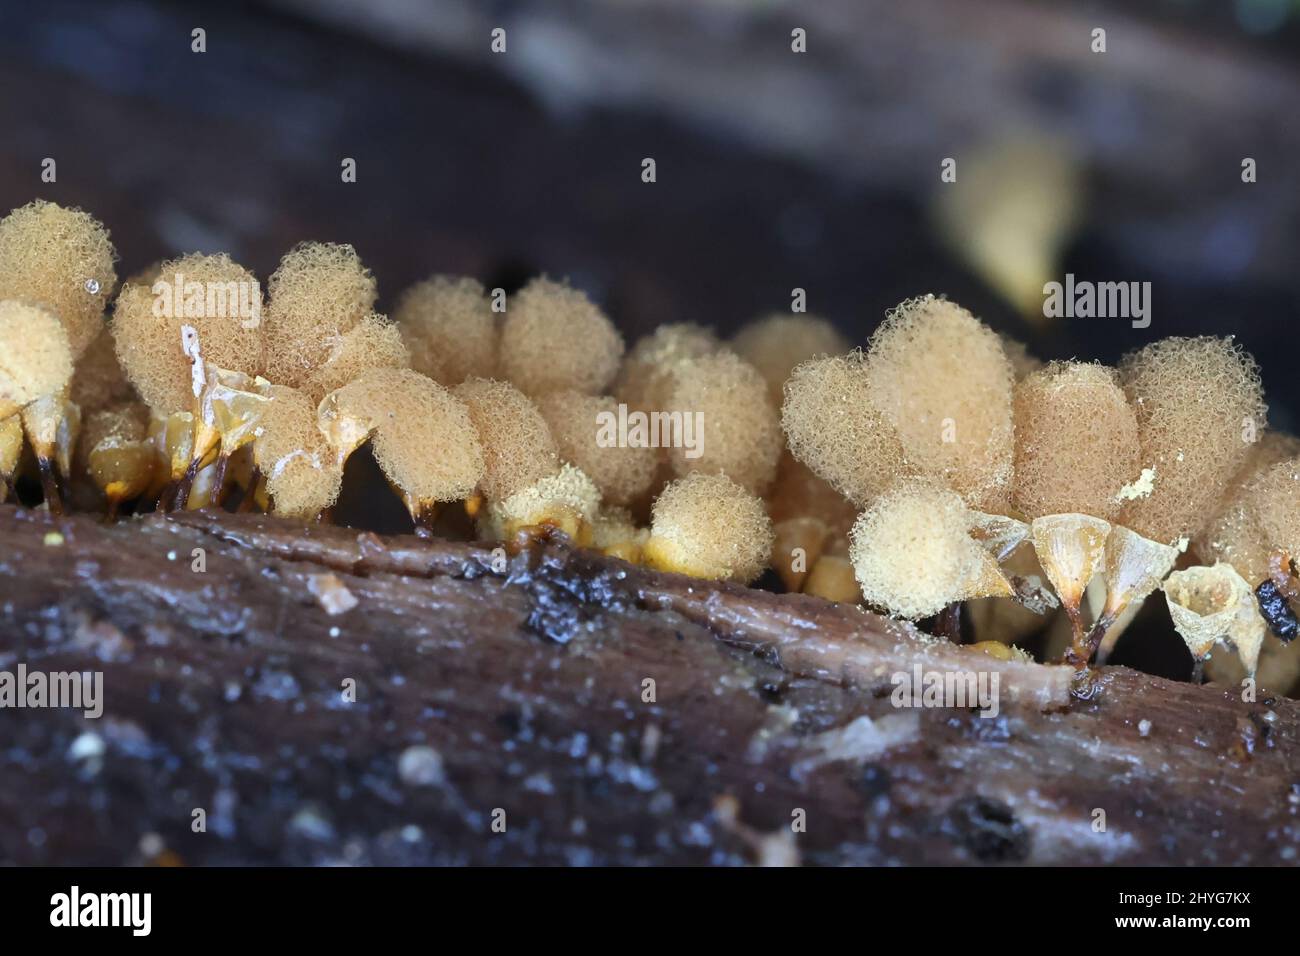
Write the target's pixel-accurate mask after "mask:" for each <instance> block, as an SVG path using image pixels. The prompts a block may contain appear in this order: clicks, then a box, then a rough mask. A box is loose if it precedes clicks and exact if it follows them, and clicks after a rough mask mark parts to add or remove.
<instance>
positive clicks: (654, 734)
mask: <svg viewBox="0 0 1300 956" xmlns="http://www.w3.org/2000/svg"><path fill="white" fill-rule="evenodd" d="M661 739H663V733H662V732H661V731H660V730H659V727H658V725H657V724H650V725H648V726H647V727H646V729H645V730H644V731H643V732H642V734H641V762H642V763H654V759H655V754H656V753H658V752H659V741H660V740H661Z"/></svg>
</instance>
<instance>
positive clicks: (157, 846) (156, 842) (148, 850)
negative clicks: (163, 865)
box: [140, 833, 167, 859]
mask: <svg viewBox="0 0 1300 956" xmlns="http://www.w3.org/2000/svg"><path fill="white" fill-rule="evenodd" d="M165 849H167V844H166V843H164V842H163V838H162V837H160V836H159V835H158V834H156V833H146V834H145V835H144V836H142V837H140V855H141V856H143V857H145V858H146V859H152V858H153V857H156V856H158V855H159V854H160V853H162V852H163V850H165Z"/></svg>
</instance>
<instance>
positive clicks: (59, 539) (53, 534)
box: [45, 531, 63, 548]
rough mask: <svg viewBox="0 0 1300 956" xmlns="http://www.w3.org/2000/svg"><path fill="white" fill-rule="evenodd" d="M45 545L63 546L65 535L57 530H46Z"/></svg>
mask: <svg viewBox="0 0 1300 956" xmlns="http://www.w3.org/2000/svg"><path fill="white" fill-rule="evenodd" d="M45 547H47V548H61V547H63V535H61V534H60V533H59V532H57V531H47V532H45Z"/></svg>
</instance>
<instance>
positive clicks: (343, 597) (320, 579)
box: [307, 574, 357, 614]
mask: <svg viewBox="0 0 1300 956" xmlns="http://www.w3.org/2000/svg"><path fill="white" fill-rule="evenodd" d="M307 590H309V591H311V593H312V596H313V597H315V598H316V601H317V603H319V604H320V606H321V607H323V608H324V609H325V613H326V614H345V613H346V612H348V611H350V610H352V609H353V608H354V607H356V606H357V598H356V595H355V594H353V593H352V592H351V591H349V590H348V588H347V585H346V584H344V583H343V582H342V581H341V580H340V579H339V576H338V575H337V574H311V575H308V576H307Z"/></svg>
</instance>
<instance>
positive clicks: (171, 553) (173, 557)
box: [167, 551, 176, 561]
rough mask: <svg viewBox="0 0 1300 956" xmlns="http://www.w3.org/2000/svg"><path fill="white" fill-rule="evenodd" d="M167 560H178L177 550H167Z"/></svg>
mask: <svg viewBox="0 0 1300 956" xmlns="http://www.w3.org/2000/svg"><path fill="white" fill-rule="evenodd" d="M167 560H168V561H175V560H176V552H175V551H168V552H167Z"/></svg>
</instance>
